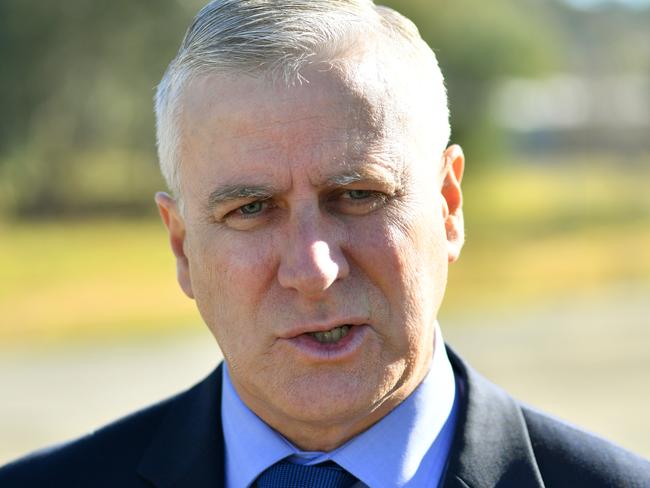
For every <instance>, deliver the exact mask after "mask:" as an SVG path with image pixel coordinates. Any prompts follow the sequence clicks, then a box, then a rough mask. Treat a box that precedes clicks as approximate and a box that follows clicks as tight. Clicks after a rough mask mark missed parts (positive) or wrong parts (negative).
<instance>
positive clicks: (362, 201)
mask: <svg viewBox="0 0 650 488" xmlns="http://www.w3.org/2000/svg"><path fill="white" fill-rule="evenodd" d="M387 201H388V195H386V194H385V193H383V192H380V191H376V190H359V189H349V190H344V191H342V192H340V193H338V194H336V195H335V196H334V199H333V200H332V202H331V208H332V209H333V210H336V211H338V212H341V213H345V214H349V215H365V214H369V213H371V212H373V211H375V210H377V209H378V208H380V207H382V206H384V205H385V204H386V202H387Z"/></svg>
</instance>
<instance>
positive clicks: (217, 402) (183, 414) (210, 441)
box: [138, 366, 224, 488]
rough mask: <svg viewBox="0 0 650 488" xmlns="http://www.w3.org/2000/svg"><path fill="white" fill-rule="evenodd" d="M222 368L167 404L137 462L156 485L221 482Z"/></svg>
mask: <svg viewBox="0 0 650 488" xmlns="http://www.w3.org/2000/svg"><path fill="white" fill-rule="evenodd" d="M221 369H222V366H219V367H218V368H217V369H216V370H215V371H213V372H212V374H210V375H209V376H208V377H207V378H206V379H205V380H203V381H202V382H201V383H199V384H198V385H196V386H194V387H193V388H191V389H190V390H188V391H186V392H185V393H182V394H181V395H180V397H178V398H175V399H174V400H173V401H172V403H171V404H170V407H169V412H168V413H167V414H166V416H165V417H164V419H163V421H162V423H161V425H160V426H159V427H158V430H157V432H156V434H155V435H154V437H153V439H152V441H151V443H150V444H149V447H148V448H147V450H146V451H145V453H144V456H143V457H142V460H141V462H140V465H139V466H138V474H139V475H140V476H142V477H143V478H145V479H146V480H148V481H149V482H151V483H153V484H154V485H155V486H156V487H158V488H166V487H171V486H191V487H193V488H201V487H214V486H223V480H224V461H223V458H224V455H223V454H224V448H223V432H222V430H221V378H222V376H221V374H222V373H221Z"/></svg>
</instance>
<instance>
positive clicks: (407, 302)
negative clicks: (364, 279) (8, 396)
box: [352, 212, 447, 332]
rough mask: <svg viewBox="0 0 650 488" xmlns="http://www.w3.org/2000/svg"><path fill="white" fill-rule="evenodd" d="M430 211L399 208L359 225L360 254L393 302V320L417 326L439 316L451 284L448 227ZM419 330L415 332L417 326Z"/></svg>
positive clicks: (391, 315)
mask: <svg viewBox="0 0 650 488" xmlns="http://www.w3.org/2000/svg"><path fill="white" fill-rule="evenodd" d="M439 220H440V219H436V218H435V216H434V215H432V214H431V213H430V212H399V213H398V212H394V213H393V214H389V215H388V218H384V219H382V221H381V222H368V225H364V226H359V227H358V228H357V229H356V231H355V232H357V233H360V235H358V236H357V238H356V239H354V240H353V241H352V242H355V241H356V242H365V243H366V245H365V246H363V247H364V249H363V250H362V249H359V251H360V252H359V253H357V256H359V257H358V259H360V260H364V265H363V271H364V273H365V274H366V275H367V276H368V277H369V278H370V280H371V281H372V282H373V283H374V284H376V285H377V286H378V287H379V288H380V289H381V292H382V294H383V295H384V297H385V299H386V300H387V301H388V303H389V306H390V320H391V322H396V321H400V322H401V323H402V324H404V326H405V327H406V328H407V329H408V328H418V327H420V326H421V325H420V324H422V323H429V322H431V321H432V319H435V316H436V315H437V310H438V307H439V304H440V301H441V300H442V294H443V293H444V289H445V286H446V270H447V255H446V247H445V234H444V226H443V225H442V223H441V222H439ZM414 332H416V331H414Z"/></svg>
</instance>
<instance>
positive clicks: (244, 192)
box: [208, 184, 275, 210]
mask: <svg viewBox="0 0 650 488" xmlns="http://www.w3.org/2000/svg"><path fill="white" fill-rule="evenodd" d="M274 193H275V190H274V189H273V188H271V187H268V186H263V185H259V186H255V185H254V186H250V185H237V184H234V185H227V186H224V187H222V188H217V189H216V190H215V191H213V192H212V193H210V196H209V197H208V209H209V210H213V209H214V208H216V207H218V206H219V205H221V204H222V203H225V202H228V201H231V200H239V199H245V198H255V199H265V198H271V197H272V196H273V195H274Z"/></svg>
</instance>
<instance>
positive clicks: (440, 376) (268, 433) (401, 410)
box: [221, 326, 456, 488]
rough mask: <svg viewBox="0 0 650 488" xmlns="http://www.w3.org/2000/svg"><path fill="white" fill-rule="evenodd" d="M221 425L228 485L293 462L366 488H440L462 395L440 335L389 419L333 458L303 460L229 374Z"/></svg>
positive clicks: (238, 487)
mask: <svg viewBox="0 0 650 488" xmlns="http://www.w3.org/2000/svg"><path fill="white" fill-rule="evenodd" d="M223 371H224V373H223V396H222V410H221V412H222V413H221V416H222V423H223V431H224V438H225V445H226V485H227V487H228V488H244V487H248V486H250V485H251V484H252V483H253V481H254V480H255V479H256V478H257V477H258V476H259V475H260V474H261V473H262V472H263V471H264V470H265V469H267V468H268V467H270V466H271V465H273V464H275V463H276V462H278V461H280V460H281V459H284V458H287V457H289V458H290V460H291V461H292V462H297V463H300V464H317V463H320V462H324V461H327V460H332V461H334V462H336V463H337V464H339V465H340V466H342V467H343V468H345V469H346V470H347V471H348V472H350V473H352V474H353V475H354V476H355V477H357V478H358V479H359V480H361V481H362V482H363V483H365V484H366V485H368V486H372V487H383V486H386V487H395V486H409V485H410V486H423V481H424V480H427V483H426V484H427V486H436V484H437V483H432V481H433V480H439V479H440V477H441V476H442V472H443V470H444V465H445V462H446V459H447V454H448V452H449V448H450V446H451V441H452V437H453V432H454V417H455V415H452V414H453V413H454V412H455V405H454V404H455V397H456V388H455V380H454V374H453V371H452V369H451V365H450V363H449V359H448V358H447V353H446V351H445V347H444V342H443V339H442V334H441V332H440V328H439V327H437V326H436V340H435V348H434V353H433V359H432V364H431V368H430V370H429V373H428V374H427V376H426V377H425V379H424V380H423V381H422V383H421V384H420V385H419V386H418V387H417V388H416V389H415V391H414V392H413V393H412V394H411V395H410V396H409V397H408V398H407V399H406V400H404V401H403V402H402V403H401V404H399V405H398V406H397V407H396V408H395V409H394V410H392V411H391V412H390V413H389V414H388V415H386V416H385V417H383V418H382V419H381V420H380V421H379V422H377V423H376V424H374V425H373V426H372V427H371V428H369V429H368V430H366V431H364V432H362V433H361V434H359V435H358V436H356V437H354V438H353V439H351V440H350V441H348V442H347V443H345V444H343V445H342V446H340V447H339V448H337V449H335V450H334V451H332V452H329V453H319V452H304V451H300V450H299V449H298V448H296V447H295V446H293V445H292V444H291V443H290V442H289V441H288V440H286V439H285V438H284V437H283V436H281V435H280V434H279V433H278V432H276V431H275V430H273V429H272V428H271V427H269V426H268V425H267V424H266V423H264V422H263V421H262V420H261V419H260V418H259V417H257V415H255V414H254V413H253V412H252V411H251V410H250V409H249V408H248V407H247V406H246V405H245V404H244V403H243V402H242V400H241V399H240V398H239V396H238V395H237V392H236V391H235V388H234V387H233V385H232V382H231V381H230V376H229V373H228V368H227V367H226V366H224V368H223Z"/></svg>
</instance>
